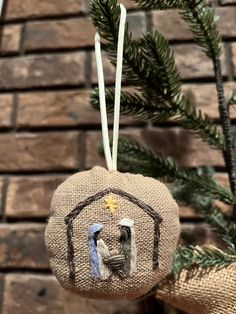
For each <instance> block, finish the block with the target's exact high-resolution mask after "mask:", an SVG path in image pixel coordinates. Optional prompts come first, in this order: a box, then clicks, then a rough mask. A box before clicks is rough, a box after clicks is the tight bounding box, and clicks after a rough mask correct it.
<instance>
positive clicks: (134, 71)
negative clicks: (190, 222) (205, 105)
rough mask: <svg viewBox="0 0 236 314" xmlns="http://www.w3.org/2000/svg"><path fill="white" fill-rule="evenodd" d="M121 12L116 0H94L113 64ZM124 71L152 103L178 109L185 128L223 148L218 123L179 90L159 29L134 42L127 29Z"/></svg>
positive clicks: (93, 9) (94, 14) (93, 7)
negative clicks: (199, 109)
mask: <svg viewBox="0 0 236 314" xmlns="http://www.w3.org/2000/svg"><path fill="white" fill-rule="evenodd" d="M119 15H120V8H119V5H118V4H117V1H116V0H96V1H95V0H94V1H93V2H92V4H91V16H92V19H93V22H94V24H95V26H96V27H97V28H98V30H99V32H100V34H101V35H102V36H103V37H104V38H105V39H106V40H107V41H108V44H106V45H105V50H106V51H107V52H108V54H109V55H110V58H111V60H112V62H113V64H115V62H116V45H117V34H118V25H119ZM101 17H102V18H101ZM123 73H124V76H125V77H126V81H127V82H128V83H130V84H132V85H135V86H138V87H139V89H142V91H143V94H146V95H147V97H148V99H149V101H150V102H151V103H152V104H154V103H155V104H157V103H158V106H159V108H160V105H159V104H161V106H162V107H163V109H165V110H166V111H167V112H168V113H169V112H171V115H172V113H174V112H176V115H177V116H178V117H179V120H180V121H181V124H182V125H183V127H185V128H187V129H189V130H192V129H193V130H194V132H195V133H196V134H198V135H199V136H201V137H202V139H203V140H205V141H207V142H208V143H210V145H213V146H215V147H217V148H218V149H222V148H223V147H224V139H223V138H222V134H221V133H220V132H219V130H218V129H217V128H216V126H215V124H214V123H213V122H212V121H211V120H210V119H209V118H208V117H206V116H205V115H203V114H201V112H200V111H198V112H197V111H196V109H195V108H194V107H193V106H192V105H191V104H190V102H189V101H188V100H187V99H186V97H185V96H183V95H182V94H181V93H180V80H179V74H178V72H177V69H176V66H175V62H174V58H173V54H172V52H171V49H170V47H169V45H168V43H167V41H166V40H165V39H164V37H163V36H162V35H160V34H159V33H158V32H152V33H148V34H147V35H146V36H144V38H143V39H142V40H141V41H140V42H135V41H132V40H131V35H130V34H129V33H128V29H127V28H126V33H125V44H124V68H123ZM147 116H149V115H147ZM166 116H167V117H168V116H169V115H168V114H167V115H166ZM162 117H163V116H162Z"/></svg>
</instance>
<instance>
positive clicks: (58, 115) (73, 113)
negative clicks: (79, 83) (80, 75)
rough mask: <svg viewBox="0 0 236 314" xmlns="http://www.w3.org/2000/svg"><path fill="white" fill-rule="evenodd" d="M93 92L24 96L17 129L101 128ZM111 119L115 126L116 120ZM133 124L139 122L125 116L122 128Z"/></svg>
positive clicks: (19, 110) (19, 108)
mask: <svg viewBox="0 0 236 314" xmlns="http://www.w3.org/2000/svg"><path fill="white" fill-rule="evenodd" d="M90 93H91V91H88V90H78V91H62V92H44V93H25V94H20V95H19V103H18V114H17V127H18V128H22V127H23V128H26V127H52V126H54V127H57V126H58V127H61V126H87V125H97V126H100V125H101V118H100V113H99V112H98V111H97V110H95V109H93V108H92V106H91V104H90V103H89V97H90ZM35 104H37V106H35ZM109 116H111V117H110V118H109V123H112V122H113V117H112V115H109ZM132 123H136V124H137V123H138V122H137V121H135V120H134V119H133V118H132V117H124V116H123V117H122V118H121V120H120V124H121V125H122V124H124V125H127V124H132Z"/></svg>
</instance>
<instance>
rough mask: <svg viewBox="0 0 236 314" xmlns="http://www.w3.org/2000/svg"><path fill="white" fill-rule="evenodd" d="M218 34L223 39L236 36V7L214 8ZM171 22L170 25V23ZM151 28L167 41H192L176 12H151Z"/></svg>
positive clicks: (188, 31)
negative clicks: (217, 17)
mask: <svg viewBox="0 0 236 314" xmlns="http://www.w3.org/2000/svg"><path fill="white" fill-rule="evenodd" d="M216 15H217V16H219V20H218V22H217V24H218V29H219V31H220V34H221V36H222V37H224V38H230V37H235V36H236V18H235V16H236V7H225V8H216ZM170 21H171V23H170ZM151 24H152V27H153V28H155V29H157V30H158V31H159V32H160V33H162V34H163V35H164V37H165V38H166V39H168V40H175V41H176V40H189V39H192V38H193V36H192V33H191V32H190V30H189V28H188V26H187V23H186V22H185V21H184V20H183V19H182V18H181V17H180V15H179V14H178V11H177V10H167V11H152V13H151Z"/></svg>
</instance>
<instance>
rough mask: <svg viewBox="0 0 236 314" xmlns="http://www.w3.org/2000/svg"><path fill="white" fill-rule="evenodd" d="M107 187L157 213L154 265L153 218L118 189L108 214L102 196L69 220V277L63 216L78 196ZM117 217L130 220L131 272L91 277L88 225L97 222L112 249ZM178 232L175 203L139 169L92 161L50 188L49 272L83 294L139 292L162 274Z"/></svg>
mask: <svg viewBox="0 0 236 314" xmlns="http://www.w3.org/2000/svg"><path fill="white" fill-rule="evenodd" d="M109 187H111V188H116V189H120V190H123V191H125V192H127V193H129V194H130V195H133V196H135V197H136V198H138V199H140V200H142V201H143V202H145V203H146V204H148V205H150V206H151V207H152V208H153V209H155V211H157V212H158V213H159V215H160V216H161V217H162V219H163V221H162V223H161V224H160V240H159V255H158V261H159V266H158V268H157V269H156V270H155V271H153V268H152V267H153V260H152V259H153V238H154V222H153V220H152V219H151V217H150V216H148V215H147V213H145V212H144V211H143V210H142V209H141V208H138V207H137V205H135V204H133V203H131V202H130V201H128V200H126V199H124V198H122V197H121V196H119V195H114V198H115V199H116V200H117V202H118V208H117V210H116V211H115V212H114V213H113V214H111V213H110V212H108V211H107V210H106V209H104V197H103V198H101V199H100V200H98V201H96V202H94V203H92V204H90V205H89V206H87V207H86V208H84V209H83V211H82V212H81V213H80V215H79V216H78V217H77V218H76V219H75V221H74V232H73V243H74V247H75V257H74V261H75V282H72V281H71V280H70V279H69V269H68V258H67V252H68V251H67V233H66V225H65V222H64V218H65V217H66V215H68V214H69V213H70V212H71V211H72V210H73V208H74V207H75V206H76V205H77V204H78V203H79V202H81V201H83V200H85V199H86V198H88V197H89V196H92V195H94V194H96V193H98V192H100V191H102V190H104V189H107V188H109ZM122 218H130V219H132V220H133V221H134V222H135V238H136V246H137V272H136V273H135V274H134V275H133V276H132V277H130V278H125V279H120V278H118V277H116V276H114V277H113V278H112V280H109V281H102V280H97V279H93V278H92V276H91V269H90V260H89V247H88V227H89V225H91V224H93V223H101V224H103V225H104V230H103V231H102V237H103V240H105V242H106V243H107V244H108V247H109V249H111V250H118V246H119V241H118V240H117V239H119V228H117V226H118V222H119V221H120V220H121V219H122ZM179 233H180V223H179V209H178V206H177V204H176V203H175V201H174V200H173V198H172V196H171V194H170V192H169V191H168V189H167V187H166V186H165V185H164V184H163V183H161V182H159V181H157V180H154V179H153V178H147V177H144V176H142V175H134V174H129V173H125V174H123V173H120V172H117V171H114V172H109V171H108V170H106V169H104V168H102V167H94V168H93V169H91V170H89V171H84V172H80V173H77V174H75V175H73V176H71V177H69V178H68V179H67V180H66V181H65V182H64V183H62V184H61V185H60V186H59V187H58V189H57V190H56V192H55V193H54V196H53V199H52V204H51V216H50V218H49V221H48V225H47V228H46V232H45V241H46V247H47V249H48V252H49V258H50V265H51V268H52V270H53V273H54V274H55V276H56V277H57V279H58V281H59V282H60V284H61V285H62V286H63V287H64V288H66V289H67V290H70V291H73V292H76V293H78V294H80V295H82V296H84V297H88V298H103V299H118V298H129V299H132V298H137V297H140V296H141V295H143V294H145V293H146V292H147V291H148V290H149V289H151V288H152V287H153V286H154V285H155V284H157V283H158V282H159V281H161V280H162V279H163V278H164V277H165V276H166V275H167V274H168V272H169V270H170V266H171V262H172V257H173V254H174V251H175V249H176V245H177V242H178V238H179Z"/></svg>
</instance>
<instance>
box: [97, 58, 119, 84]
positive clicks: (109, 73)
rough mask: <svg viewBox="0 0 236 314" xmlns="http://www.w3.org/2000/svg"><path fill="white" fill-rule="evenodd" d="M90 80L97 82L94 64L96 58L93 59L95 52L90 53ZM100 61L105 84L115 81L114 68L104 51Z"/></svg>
mask: <svg viewBox="0 0 236 314" xmlns="http://www.w3.org/2000/svg"><path fill="white" fill-rule="evenodd" d="M91 59H92V60H91V63H92V65H91V67H92V71H91V81H92V83H93V84H96V83H97V81H98V80H97V66H96V59H95V53H94V52H93V53H92V58H91ZM102 63H103V71H104V80H105V83H106V84H111V83H114V82H115V68H114V66H113V65H112V64H111V62H110V60H109V59H108V57H107V54H106V53H103V54H102Z"/></svg>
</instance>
